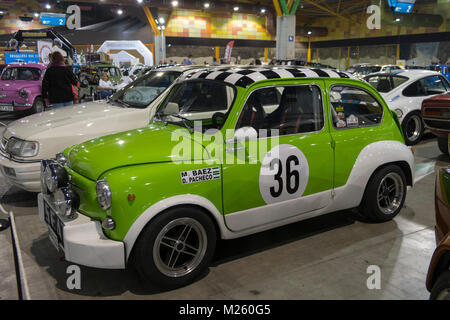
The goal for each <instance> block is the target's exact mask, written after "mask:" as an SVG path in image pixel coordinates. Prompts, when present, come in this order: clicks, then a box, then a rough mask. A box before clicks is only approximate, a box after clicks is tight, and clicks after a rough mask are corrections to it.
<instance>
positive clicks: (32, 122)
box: [0, 66, 199, 192]
mask: <svg viewBox="0 0 450 320" xmlns="http://www.w3.org/2000/svg"><path fill="white" fill-rule="evenodd" d="M198 70H199V69H198V68H195V69H193V67H192V66H190V67H171V68H164V69H160V70H156V72H165V71H179V72H183V74H182V76H181V77H185V76H187V75H189V74H191V73H193V72H198ZM170 88H171V87H169V88H168V89H167V90H166V93H167V92H168V90H169V89H170ZM164 97H165V93H163V94H162V95H161V96H159V97H158V99H156V100H155V101H153V102H152V103H151V104H150V105H149V106H148V107H147V108H145V109H134V108H124V107H120V106H116V105H112V104H109V103H107V102H106V101H105V100H100V101H95V102H89V103H82V104H78V105H75V106H70V107H64V108H60V109H55V110H51V111H47V112H42V113H39V114H34V115H31V116H28V117H25V118H23V119H20V120H17V121H15V122H13V123H11V124H10V125H9V126H8V127H7V128H6V129H5V130H4V132H3V139H7V140H9V139H11V138H12V137H15V138H18V139H21V140H26V141H34V142H39V151H38V154H37V155H36V156H35V157H31V158H22V159H16V158H14V159H10V157H9V156H8V155H7V154H6V153H4V152H3V151H2V152H0V169H1V171H2V173H3V174H4V175H5V177H6V179H7V180H8V181H9V182H10V183H12V184H13V185H16V186H18V187H20V188H22V189H25V190H27V191H30V192H39V191H40V190H41V185H40V161H41V160H43V159H51V158H54V157H55V155H56V154H57V153H59V152H62V151H63V150H64V149H66V148H67V147H70V146H72V145H74V144H79V143H81V142H83V141H86V140H90V139H93V138H96V137H100V136H104V135H108V134H112V133H117V132H121V131H126V130H131V129H135V128H140V127H144V126H146V125H148V124H149V122H150V120H151V119H152V118H153V115H154V112H155V107H156V106H157V105H158V104H159V103H160V102H161V101H162V99H163V98H164ZM11 169H12V170H14V174H11Z"/></svg>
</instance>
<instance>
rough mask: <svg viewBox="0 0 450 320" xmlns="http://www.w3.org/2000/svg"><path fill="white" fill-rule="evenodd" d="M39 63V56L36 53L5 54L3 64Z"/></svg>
mask: <svg viewBox="0 0 450 320" xmlns="http://www.w3.org/2000/svg"><path fill="white" fill-rule="evenodd" d="M18 62H23V63H39V54H38V53H36V52H5V63H6V64H8V63H18Z"/></svg>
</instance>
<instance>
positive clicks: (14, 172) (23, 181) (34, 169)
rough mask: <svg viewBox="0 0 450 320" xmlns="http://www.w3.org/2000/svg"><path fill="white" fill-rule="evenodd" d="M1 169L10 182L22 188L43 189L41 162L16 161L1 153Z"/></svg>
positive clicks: (28, 189) (34, 190) (30, 189)
mask: <svg viewBox="0 0 450 320" xmlns="http://www.w3.org/2000/svg"><path fill="white" fill-rule="evenodd" d="M0 171H1V172H2V174H3V175H4V176H5V177H6V179H7V180H8V181H9V182H11V183H12V184H13V185H15V186H17V187H19V188H21V189H25V190H27V191H30V192H40V191H41V180H40V179H41V163H40V162H24V163H21V162H15V161H12V160H10V159H8V158H7V157H5V156H4V155H2V154H0Z"/></svg>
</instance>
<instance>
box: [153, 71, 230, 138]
mask: <svg viewBox="0 0 450 320" xmlns="http://www.w3.org/2000/svg"><path fill="white" fill-rule="evenodd" d="M235 97H236V88H235V87H233V86H231V85H229V84H226V83H224V82H219V81H211V80H193V81H187V82H183V83H180V84H177V85H176V86H174V87H173V89H172V90H171V91H170V93H169V94H168V95H167V97H166V99H165V100H164V102H163V103H162V104H161V106H160V108H159V109H158V112H157V113H156V118H155V120H156V121H165V122H169V123H173V124H177V125H180V126H184V127H188V128H191V129H193V128H194V125H193V122H194V121H201V122H202V130H203V131H206V130H208V129H220V128H221V127H222V125H223V124H224V123H225V120H226V118H227V117H228V111H229V110H230V108H231V106H232V105H233V103H234V99H235Z"/></svg>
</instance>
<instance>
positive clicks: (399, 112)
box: [395, 109, 403, 119]
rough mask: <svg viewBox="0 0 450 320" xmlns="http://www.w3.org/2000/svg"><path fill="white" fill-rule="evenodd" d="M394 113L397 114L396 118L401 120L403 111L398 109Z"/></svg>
mask: <svg viewBox="0 0 450 320" xmlns="http://www.w3.org/2000/svg"><path fill="white" fill-rule="evenodd" d="M395 113H397V117H398V118H399V119H401V118H403V111H402V110H400V109H395Z"/></svg>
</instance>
